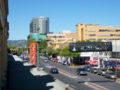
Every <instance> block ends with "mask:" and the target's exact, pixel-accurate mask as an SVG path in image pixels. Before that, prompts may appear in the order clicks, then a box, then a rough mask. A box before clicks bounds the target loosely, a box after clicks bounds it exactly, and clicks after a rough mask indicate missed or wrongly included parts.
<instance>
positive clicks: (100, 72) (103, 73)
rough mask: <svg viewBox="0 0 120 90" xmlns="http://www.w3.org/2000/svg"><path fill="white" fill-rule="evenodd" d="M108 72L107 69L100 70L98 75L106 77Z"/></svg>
mask: <svg viewBox="0 0 120 90" xmlns="http://www.w3.org/2000/svg"><path fill="white" fill-rule="evenodd" d="M106 72H107V69H105V68H102V69H98V71H97V74H98V75H102V76H104V75H105V74H106Z"/></svg>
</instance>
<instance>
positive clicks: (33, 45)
mask: <svg viewBox="0 0 120 90" xmlns="http://www.w3.org/2000/svg"><path fill="white" fill-rule="evenodd" d="M36 45H37V44H36V43H31V44H30V46H29V49H30V63H31V64H34V65H35V64H36Z"/></svg>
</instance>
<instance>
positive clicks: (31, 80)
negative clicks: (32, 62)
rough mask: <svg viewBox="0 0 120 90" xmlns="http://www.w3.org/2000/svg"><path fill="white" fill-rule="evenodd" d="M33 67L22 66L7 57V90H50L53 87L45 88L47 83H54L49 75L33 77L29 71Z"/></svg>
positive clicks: (10, 57) (20, 63) (21, 63)
mask: <svg viewBox="0 0 120 90" xmlns="http://www.w3.org/2000/svg"><path fill="white" fill-rule="evenodd" d="M33 67H35V66H23V62H20V61H15V60H14V58H13V57H12V56H11V55H9V56H8V77H7V78H8V82H7V90H50V89H51V88H54V87H53V86H47V83H49V82H54V78H53V77H52V76H50V75H45V76H33V75H32V74H31V73H30V69H32V68H33Z"/></svg>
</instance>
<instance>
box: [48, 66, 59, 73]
mask: <svg viewBox="0 0 120 90" xmlns="http://www.w3.org/2000/svg"><path fill="white" fill-rule="evenodd" d="M50 72H51V73H53V74H58V73H59V71H58V69H57V68H56V67H53V68H51V69H50Z"/></svg>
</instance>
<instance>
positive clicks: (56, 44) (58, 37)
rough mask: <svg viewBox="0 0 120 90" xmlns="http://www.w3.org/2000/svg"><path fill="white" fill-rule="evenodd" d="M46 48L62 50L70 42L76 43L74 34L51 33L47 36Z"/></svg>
mask: <svg viewBox="0 0 120 90" xmlns="http://www.w3.org/2000/svg"><path fill="white" fill-rule="evenodd" d="M47 40H48V47H52V48H54V49H58V48H64V47H66V46H68V45H69V43H70V42H75V41H76V33H51V34H47Z"/></svg>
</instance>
